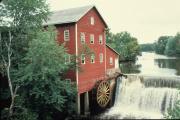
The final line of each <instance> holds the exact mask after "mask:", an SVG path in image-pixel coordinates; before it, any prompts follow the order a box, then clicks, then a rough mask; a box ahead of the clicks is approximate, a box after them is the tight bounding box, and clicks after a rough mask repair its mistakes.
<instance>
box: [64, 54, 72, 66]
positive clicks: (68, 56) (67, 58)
mask: <svg viewBox="0 0 180 120" xmlns="http://www.w3.org/2000/svg"><path fill="white" fill-rule="evenodd" d="M70 62H71V56H70V55H69V54H68V55H67V56H65V64H68V63H70Z"/></svg>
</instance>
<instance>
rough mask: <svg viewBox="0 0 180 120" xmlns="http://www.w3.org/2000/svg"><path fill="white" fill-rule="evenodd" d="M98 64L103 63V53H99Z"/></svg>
mask: <svg viewBox="0 0 180 120" xmlns="http://www.w3.org/2000/svg"><path fill="white" fill-rule="evenodd" d="M99 62H100V63H103V53H100V54H99Z"/></svg>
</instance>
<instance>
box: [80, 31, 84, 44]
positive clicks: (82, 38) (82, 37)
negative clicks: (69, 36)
mask: <svg viewBox="0 0 180 120" xmlns="http://www.w3.org/2000/svg"><path fill="white" fill-rule="evenodd" d="M80 38H81V43H82V44H84V43H85V34H84V33H81V37H80Z"/></svg>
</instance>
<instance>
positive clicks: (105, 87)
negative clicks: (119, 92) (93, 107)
mask: <svg viewBox="0 0 180 120" xmlns="http://www.w3.org/2000/svg"><path fill="white" fill-rule="evenodd" d="M96 99H97V103H98V104H99V106H100V107H106V106H107V104H108V103H109V100H110V84H109V82H107V81H102V82H101V83H100V84H99V85H98V88H97V94H96Z"/></svg>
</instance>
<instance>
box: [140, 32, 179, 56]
mask: <svg viewBox="0 0 180 120" xmlns="http://www.w3.org/2000/svg"><path fill="white" fill-rule="evenodd" d="M141 51H155V52H156V53H157V54H162V55H167V56H178V57H179V56H180V33H177V34H176V35H175V36H160V37H159V38H158V40H157V41H156V42H154V43H152V44H141Z"/></svg>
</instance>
